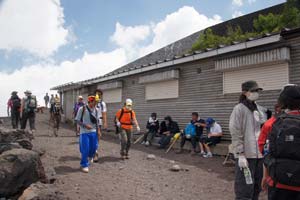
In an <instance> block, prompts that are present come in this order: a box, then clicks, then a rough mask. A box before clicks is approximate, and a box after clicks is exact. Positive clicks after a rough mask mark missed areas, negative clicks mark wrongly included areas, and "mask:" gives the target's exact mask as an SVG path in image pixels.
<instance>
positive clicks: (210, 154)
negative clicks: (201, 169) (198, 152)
mask: <svg viewBox="0 0 300 200" xmlns="http://www.w3.org/2000/svg"><path fill="white" fill-rule="evenodd" d="M203 157H204V158H212V157H213V155H212V153H211V152H207V154H205V155H203Z"/></svg>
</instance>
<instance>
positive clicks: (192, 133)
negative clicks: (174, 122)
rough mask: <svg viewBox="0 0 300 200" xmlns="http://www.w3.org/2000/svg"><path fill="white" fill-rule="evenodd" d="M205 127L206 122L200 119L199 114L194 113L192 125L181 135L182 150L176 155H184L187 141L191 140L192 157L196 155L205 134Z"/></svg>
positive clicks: (187, 126)
mask: <svg viewBox="0 0 300 200" xmlns="http://www.w3.org/2000/svg"><path fill="white" fill-rule="evenodd" d="M205 126H206V124H205V121H204V120H203V119H199V114H198V113H197V112H193V113H192V119H191V121H190V123H188V124H187V125H186V127H185V129H184V130H183V133H182V134H181V142H180V149H179V150H178V151H177V152H176V153H182V151H183V147H184V145H185V141H186V140H189V141H190V142H191V144H192V147H193V149H192V151H191V155H195V154H196V146H197V143H198V142H199V139H200V137H201V135H202V133H203V127H205Z"/></svg>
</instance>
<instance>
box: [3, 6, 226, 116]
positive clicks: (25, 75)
mask: <svg viewBox="0 0 300 200" xmlns="http://www.w3.org/2000/svg"><path fill="white" fill-rule="evenodd" d="M12 1H14V0H12ZM26 1H27V0H26ZM0 12H1V11H0ZM0 21H1V20H0ZM221 21H222V20H221V17H220V16H218V15H215V16H213V17H212V18H209V17H207V16H205V15H203V14H200V13H198V12H197V11H196V10H195V9H194V8H193V7H188V6H185V7H182V8H180V9H179V10H178V11H176V12H174V13H171V14H169V15H167V16H166V17H165V18H164V19H163V20H161V21H160V22H158V23H149V24H145V25H138V26H124V25H122V24H120V23H119V22H118V23H116V30H115V32H114V34H113V35H112V36H111V37H110V40H111V41H112V42H113V43H115V44H116V45H117V48H116V49H115V50H113V51H111V52H99V53H93V54H89V53H85V54H84V55H83V56H82V57H81V58H79V59H77V60H75V61H64V62H62V63H60V64H54V63H55V62H54V61H51V59H47V60H46V61H45V63H38V64H35V65H30V66H25V67H23V68H22V69H20V70H17V71H14V72H13V73H11V74H7V73H4V72H0V80H1V81H2V82H3V83H7V84H6V85H4V84H1V85H0V91H1V96H2V97H7V98H8V97H9V96H10V93H11V91H13V90H17V91H19V92H20V94H21V96H23V91H24V90H26V89H30V90H32V91H33V93H34V94H35V95H37V97H38V99H39V100H40V102H41V103H43V102H42V97H43V96H44V94H45V92H47V91H48V90H49V88H51V87H53V86H56V85H60V84H64V83H67V82H76V81H80V80H85V79H89V78H94V77H97V76H100V75H104V74H106V73H108V72H110V71H112V70H114V69H116V68H118V67H120V66H122V65H124V64H126V63H128V62H129V61H132V60H133V59H136V58H138V57H140V56H143V55H145V54H147V53H150V52H152V51H155V50H157V49H159V48H162V47H163V46H165V45H168V44H170V43H172V42H174V41H176V40H179V39H181V38H183V37H186V36H188V35H190V34H192V33H194V32H196V31H199V30H201V29H204V28H206V27H208V26H212V25H214V24H217V23H220V22H221ZM61 28H62V27H61ZM35 30H36V29H35ZM1 34H2V33H1V32H0V35H1ZM2 37H6V38H7V37H8V36H4V35H3V36H2ZM8 38H9V37H8ZM65 39H66V38H65V37H64V40H63V41H64V42H66V41H65ZM1 42H3V41H1V38H0V47H1ZM64 42H62V44H63V43H64ZM12 44H15V43H12ZM13 47H14V48H21V49H26V50H29V49H30V52H33V53H37V52H36V51H35V50H37V49H40V50H41V51H45V52H48V53H49V52H50V51H46V50H48V48H44V49H42V48H37V47H36V46H35V44H34V43H33V44H32V43H30V42H28V43H26V45H23V46H13ZM57 48H58V47H57ZM74 48H75V49H78V48H83V47H82V45H80V44H79V45H75V46H74ZM46 54H47V53H46ZM41 55H44V53H43V54H41ZM8 67H9V66H8ZM6 101H7V99H6V98H0V115H3V114H5V106H6Z"/></svg>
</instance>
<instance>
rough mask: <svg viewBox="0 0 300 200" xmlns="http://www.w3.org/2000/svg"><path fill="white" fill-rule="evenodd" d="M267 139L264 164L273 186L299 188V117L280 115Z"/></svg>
mask: <svg viewBox="0 0 300 200" xmlns="http://www.w3.org/2000/svg"><path fill="white" fill-rule="evenodd" d="M268 139H269V154H267V155H266V156H265V158H264V163H265V165H266V167H267V168H268V170H269V174H270V176H271V177H272V179H273V180H274V184H276V183H277V182H279V183H281V184H285V185H289V186H300V116H299V115H298V116H297V115H289V114H286V113H284V114H282V115H280V116H279V117H278V118H277V120H276V121H275V123H274V124H273V127H272V130H271V132H270V134H269V136H268Z"/></svg>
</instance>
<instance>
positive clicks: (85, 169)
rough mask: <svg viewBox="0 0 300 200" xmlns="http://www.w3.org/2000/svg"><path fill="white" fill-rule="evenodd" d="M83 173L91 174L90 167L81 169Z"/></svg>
mask: <svg viewBox="0 0 300 200" xmlns="http://www.w3.org/2000/svg"><path fill="white" fill-rule="evenodd" d="M81 171H82V172H84V173H89V168H88V167H81Z"/></svg>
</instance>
